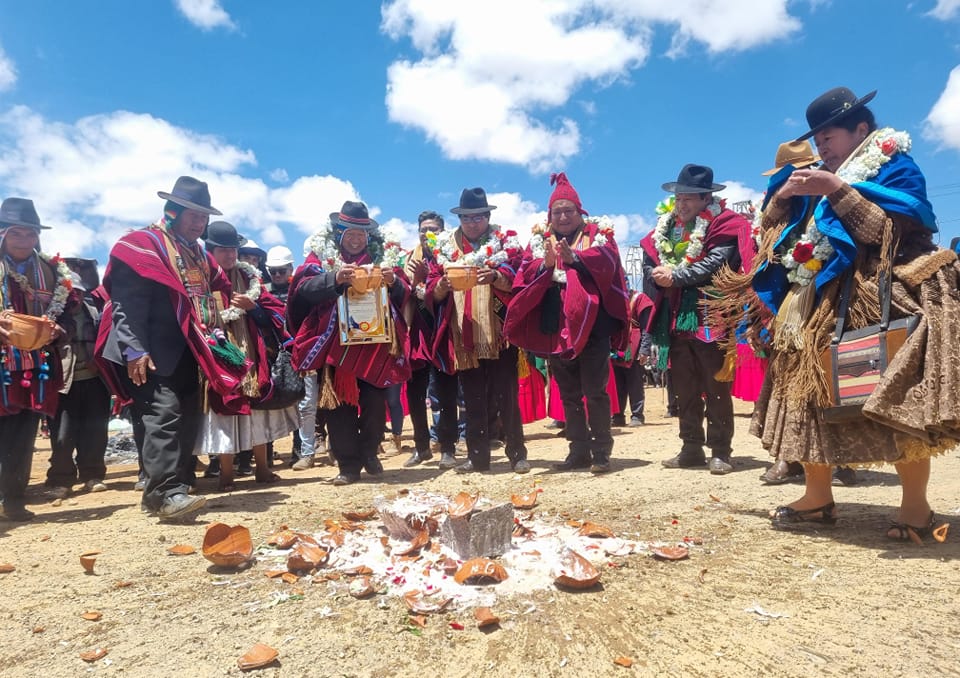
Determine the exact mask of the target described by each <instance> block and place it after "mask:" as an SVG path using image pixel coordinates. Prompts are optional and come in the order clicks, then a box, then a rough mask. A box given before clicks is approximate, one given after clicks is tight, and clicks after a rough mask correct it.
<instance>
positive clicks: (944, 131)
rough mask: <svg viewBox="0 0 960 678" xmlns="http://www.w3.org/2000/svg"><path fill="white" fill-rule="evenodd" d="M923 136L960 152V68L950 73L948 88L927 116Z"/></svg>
mask: <svg viewBox="0 0 960 678" xmlns="http://www.w3.org/2000/svg"><path fill="white" fill-rule="evenodd" d="M923 134H924V136H925V137H927V138H928V139H932V140H934V141H937V142H939V143H940V144H941V145H943V146H945V147H947V148H952V149H955V150H960V66H957V67H956V68H954V69H953V70H952V71H950V77H949V78H947V86H946V87H944V89H943V92H941V94H940V98H939V99H937V103H935V104H934V105H933V108H931V109H930V113H929V114H928V115H927V119H926V121H925V124H924V130H923Z"/></svg>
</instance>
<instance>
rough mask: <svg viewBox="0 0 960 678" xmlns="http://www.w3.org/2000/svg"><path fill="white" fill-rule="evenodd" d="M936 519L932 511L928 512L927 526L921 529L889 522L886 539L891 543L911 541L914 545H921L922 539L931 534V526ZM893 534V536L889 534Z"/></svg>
mask: <svg viewBox="0 0 960 678" xmlns="http://www.w3.org/2000/svg"><path fill="white" fill-rule="evenodd" d="M936 522H937V519H936V516H934V514H933V511H930V517H929V518H928V519H927V524H926V525H924V526H923V527H914V526H913V525H907V524H906V523H897V522H893V521H891V522H890V527H888V528H887V539H890V540H891V541H912V542H913V543H914V544H922V543H923V538H924V537H929V536H930V534H931V533H932V532H933V526H934V524H936ZM894 531H895V532H894ZM891 532H894V534H890V533H891Z"/></svg>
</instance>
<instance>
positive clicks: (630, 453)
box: [0, 390, 960, 678]
mask: <svg viewBox="0 0 960 678" xmlns="http://www.w3.org/2000/svg"><path fill="white" fill-rule="evenodd" d="M736 409H737V413H738V414H737V421H736V426H737V432H736V436H735V439H734V451H735V452H734V454H735V458H736V470H735V472H734V473H732V474H730V475H727V476H712V475H710V474H709V473H708V472H707V471H706V470H702V471H701V470H696V471H690V470H668V469H664V468H662V467H661V465H660V461H661V460H662V459H664V458H666V457H668V456H672V455H673V454H674V453H675V452H676V451H677V450H678V448H679V444H678V441H677V420H676V419H669V418H666V417H664V416H663V414H664V410H665V408H664V406H663V403H662V395H661V392H660V391H658V390H649V391H648V404H647V422H648V423H647V424H646V426H643V427H638V428H621V429H618V430H617V432H616V447H615V450H614V459H613V469H614V470H613V472H612V473H610V474H608V475H605V476H600V477H593V476H591V475H590V474H589V473H586V472H568V473H557V472H554V471H552V470H551V469H550V464H551V463H553V462H556V461H558V460H560V459H562V458H563V457H564V456H565V452H566V450H565V448H566V445H565V442H564V441H563V440H562V439H561V438H558V437H557V435H556V433H555V431H554V430H552V429H548V428H546V427H545V425H544V424H545V423H546V422H538V423H535V424H531V425H528V426H526V427H525V431H526V436H527V445H528V449H529V458H530V461H531V464H532V465H533V472H532V473H530V474H528V475H526V476H518V475H515V474H513V473H512V472H511V471H510V467H509V464H508V463H507V461H506V459H505V458H504V457H503V454H502V451H500V452H498V453H495V459H494V464H493V470H492V472H491V473H489V474H481V475H476V474H474V475H470V476H467V477H465V476H459V475H456V474H455V473H453V472H452V471H446V472H441V471H439V470H438V469H437V466H436V463H437V459H436V458H434V460H433V461H431V462H429V463H427V464H424V465H422V466H419V467H416V468H414V469H403V468H401V464H402V462H403V461H404V460H405V459H406V454H402V455H395V456H391V457H387V458H385V459H384V466H385V468H386V472H385V474H384V475H383V476H382V477H381V478H380V479H377V481H376V482H374V481H371V480H368V479H367V480H364V481H363V482H361V483H359V484H357V485H353V486H349V487H345V488H338V487H333V486H331V485H329V484H326V483H324V482H323V480H324V479H327V478H329V477H331V476H333V475H335V471H334V470H333V469H332V468H331V467H322V466H318V467H316V468H314V469H312V470H310V471H306V472H301V473H294V472H293V471H291V470H289V468H288V467H287V466H286V465H285V466H283V467H279V466H278V467H275V470H278V471H279V473H280V474H281V475H282V476H283V480H282V481H281V482H280V483H278V484H275V485H256V484H254V482H253V479H252V478H240V479H238V483H237V491H235V492H233V493H230V494H221V493H218V492H217V490H216V482H217V481H216V480H215V479H200V480H199V481H198V492H200V493H202V494H204V495H206V496H207V498H208V504H207V507H206V509H205V510H204V512H203V513H202V514H201V515H200V516H199V517H198V518H197V519H196V521H194V522H192V523H188V524H161V523H158V522H157V521H156V519H155V518H148V517H147V516H145V515H144V514H142V513H141V512H140V509H139V494H138V493H137V492H135V491H134V490H133V484H134V482H135V481H136V469H135V467H133V466H130V465H125V466H111V467H109V470H108V475H107V483H108V485H109V488H110V489H109V491H107V492H102V493H96V494H76V495H73V496H71V497H69V498H67V499H65V500H63V501H62V502H60V503H59V505H54V503H53V502H52V501H51V498H50V497H49V496H46V495H44V493H43V489H42V481H43V477H44V473H45V471H46V466H47V459H48V456H49V446H48V445H47V443H46V441H43V440H38V441H37V444H38V449H37V453H36V455H35V458H34V468H33V478H32V479H31V487H30V491H29V492H30V498H29V501H30V505H29V508H31V510H33V511H35V512H36V513H37V518H36V519H35V520H34V521H33V522H32V523H28V524H21V525H14V524H9V523H7V524H4V523H0V563H9V564H12V565H13V566H14V567H15V568H16V569H15V571H13V572H10V573H7V574H0V620H2V621H0V648H2V649H0V667H3V668H2V673H3V674H4V675H8V676H31V677H35V676H44V675H50V676H53V675H56V676H81V675H82V676H87V675H124V676H155V675H171V674H180V675H186V676H222V675H239V674H240V673H241V671H240V670H239V668H238V667H237V659H238V658H239V657H240V656H241V655H242V654H244V653H245V652H246V651H247V650H248V649H249V648H250V647H251V646H253V645H254V644H255V643H264V644H266V645H269V646H271V647H273V648H276V649H277V650H278V651H279V661H278V662H277V663H275V664H273V665H271V666H269V667H267V668H264V669H260V670H258V671H257V672H256V673H257V674H258V675H263V676H275V675H277V676H280V675H283V676H422V675H434V676H477V675H481V674H482V675H485V676H509V677H510V678H513V677H517V676H564V675H569V676H576V675H585V674H589V675H597V676H607V675H610V676H626V675H651V676H652V675H658V676H659V675H666V676H719V675H723V676H758V675H765V676H809V675H822V676H833V675H837V676H841V675H842V676H851V675H853V676H871V677H872V676H877V675H884V676H919V675H927V676H940V675H960V671H958V668H957V667H958V663H957V657H958V656H960V635H958V634H957V633H956V631H955V629H956V623H957V622H956V620H957V619H960V572H958V569H960V561H958V555H960V517H958V514H960V493H958V488H960V459H958V457H957V455H956V453H953V454H951V455H948V456H946V457H944V458H941V459H938V460H935V461H934V473H933V478H932V480H931V483H930V499H931V504H932V505H933V506H934V507H935V508H936V510H937V512H938V515H940V516H942V517H944V518H945V519H947V520H952V521H953V522H954V523H956V524H955V525H954V533H953V534H951V535H950V537H949V538H948V540H947V542H946V543H944V544H935V543H934V542H933V541H932V540H930V539H927V540H926V541H927V543H926V544H925V545H923V546H914V545H912V544H909V543H907V544H900V543H894V542H891V541H888V540H887V539H885V537H884V532H885V529H884V528H885V525H886V523H887V521H888V520H889V518H890V517H891V516H892V515H893V512H894V509H895V507H896V505H897V504H898V502H899V488H898V486H897V481H896V475H895V473H894V471H893V469H892V468H885V469H883V470H878V471H863V472H860V483H859V484H858V485H857V486H854V487H838V488H836V492H835V495H836V499H837V502H838V505H839V512H840V520H839V522H838V524H837V526H836V527H834V528H824V529H821V530H819V531H808V532H804V533H786V532H776V531H773V530H771V529H770V523H769V520H768V519H767V518H766V513H767V511H768V510H769V509H770V508H771V507H774V506H776V505H778V504H783V503H788V502H789V501H791V500H792V499H793V498H794V497H796V496H797V495H799V493H800V492H801V488H800V486H799V485H784V486H780V487H769V486H764V485H762V484H761V483H760V482H759V480H758V476H759V475H760V473H761V472H762V471H763V469H764V468H765V467H766V466H767V465H768V458H767V456H766V454H765V452H763V450H762V449H761V448H760V446H759V444H758V442H757V441H756V440H755V439H753V438H751V437H750V436H748V435H747V425H748V421H749V420H748V416H749V412H750V406H749V405H747V404H743V403H737V405H736ZM406 433H407V434H409V426H407V429H406ZM405 442H407V443H408V444H409V435H407V436H406V437H405ZM278 450H280V453H281V456H282V457H283V458H284V459H285V460H286V458H288V456H289V455H288V452H287V451H288V450H289V441H285V442H282V443H280V444H278ZM410 488H418V489H422V490H423V491H426V492H431V493H438V494H444V495H447V496H453V495H455V494H457V493H458V492H461V491H468V492H471V493H474V492H477V491H479V492H480V493H481V494H482V496H484V497H488V498H490V499H491V500H493V501H509V498H510V496H511V494H513V493H516V492H518V491H523V492H529V491H530V490H531V489H533V488H541V489H542V490H543V492H542V493H541V494H540V496H539V503H538V505H537V507H536V508H535V509H533V513H534V518H535V519H536V520H539V521H543V522H544V523H550V522H551V521H553V522H555V523H558V524H560V523H563V522H565V521H567V520H590V521H594V522H597V523H601V524H603V525H606V526H608V527H610V528H611V529H612V530H613V531H614V532H615V533H616V535H617V536H618V537H619V538H621V539H624V540H633V541H636V542H638V543H652V542H654V543H683V542H684V538H686V541H687V543H689V544H691V548H690V557H689V558H688V559H686V560H681V561H662V560H657V559H655V558H653V557H652V556H651V555H650V554H649V553H648V552H640V553H634V554H631V555H626V556H617V555H614V556H608V557H603V556H601V557H600V561H602V562H601V569H602V579H601V583H600V585H599V586H597V587H595V588H593V589H590V590H587V591H579V592H571V591H566V590H559V589H557V588H556V587H553V586H550V585H547V586H546V587H532V588H531V590H530V591H515V590H513V589H511V591H512V592H510V593H507V594H497V592H496V587H495V586H494V587H490V588H489V589H488V590H489V593H490V597H489V598H486V599H485V600H488V601H493V602H492V605H491V606H492V608H493V612H494V613H495V614H496V615H497V616H499V617H500V619H501V622H500V625H499V626H496V627H493V628H492V629H482V630H481V629H478V628H477V624H476V622H475V620H474V615H473V609H472V607H471V606H470V605H460V606H451V607H450V608H448V609H447V610H446V611H444V612H442V613H439V614H433V615H429V616H428V617H427V623H426V626H425V627H424V628H422V629H418V628H416V627H415V626H412V625H411V624H410V623H409V615H408V610H407V606H406V604H405V603H404V601H403V599H402V598H400V597H397V596H394V595H390V594H389V592H385V593H382V594H380V595H376V596H373V597H372V598H369V599H364V600H358V599H354V598H352V597H351V596H350V595H349V592H348V591H347V587H345V586H343V585H342V582H338V581H325V580H322V578H321V580H320V581H317V582H315V583H309V582H310V580H309V578H307V579H301V580H300V581H299V582H297V583H296V584H287V583H284V582H283V581H281V580H280V579H270V578H268V577H267V576H265V572H266V570H267V568H268V564H269V560H270V559H269V558H266V557H264V555H263V553H264V552H263V551H262V549H261V555H260V556H259V558H258V561H257V562H254V563H253V564H252V565H250V566H249V567H246V568H243V569H240V570H237V571H230V570H222V569H218V568H216V567H214V566H213V565H212V564H211V563H210V562H208V561H207V560H205V559H204V558H203V557H202V556H201V555H200V553H199V551H200V547H201V544H202V541H203V536H204V532H205V527H206V525H207V524H208V523H210V522H214V521H220V522H224V523H227V524H229V525H237V524H241V525H245V526H246V527H248V528H249V530H250V533H251V535H252V537H253V542H254V544H255V545H258V546H261V545H264V543H265V541H266V539H267V538H268V536H269V535H271V534H273V533H274V532H276V531H277V529H278V528H279V527H280V526H281V525H284V524H285V525H288V526H290V527H291V528H294V529H302V530H308V531H314V532H318V531H322V530H323V524H324V520H326V519H338V520H340V519H342V517H341V513H342V512H343V511H346V510H354V509H365V508H370V507H372V506H373V505H374V502H375V501H377V500H378V497H380V498H382V497H390V496H393V495H396V494H397V493H398V492H400V491H402V490H404V489H410ZM526 513H528V512H525V513H524V515H526ZM518 515H519V514H518ZM698 542H700V543H698ZM175 544H184V545H191V546H193V547H195V548H196V549H197V553H195V554H193V555H187V556H172V555H168V553H167V549H168V548H170V547H171V546H173V545H175ZM517 548H522V545H520V544H518V546H517ZM87 551H100V552H101V554H100V555H99V556H98V559H97V562H96V565H95V569H94V573H93V574H90V575H88V574H85V573H84V571H83V569H82V568H81V566H80V562H79V555H80V554H82V553H84V552H87ZM387 590H388V591H389V588H388V589H387ZM88 611H99V612H100V613H101V614H102V616H101V618H100V619H99V620H98V621H87V620H85V619H83V618H81V615H82V614H83V613H84V612H88ZM461 626H462V629H461V628H459V627H461ZM97 648H104V649H106V650H107V652H108V653H107V654H106V656H105V657H103V658H102V659H99V660H98V661H96V662H93V663H86V662H84V661H83V660H82V659H80V654H81V653H82V652H86V651H91V650H94V649H97ZM620 657H625V658H629V659H632V661H633V665H632V667H630V668H624V667H621V666H619V665H617V664H615V663H614V660H615V659H617V658H620Z"/></svg>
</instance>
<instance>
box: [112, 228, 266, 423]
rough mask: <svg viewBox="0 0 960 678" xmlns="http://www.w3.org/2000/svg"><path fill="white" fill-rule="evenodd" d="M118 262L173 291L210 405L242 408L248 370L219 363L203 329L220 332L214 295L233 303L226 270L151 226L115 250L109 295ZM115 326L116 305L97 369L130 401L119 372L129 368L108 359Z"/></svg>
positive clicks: (126, 238) (122, 241)
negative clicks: (106, 349) (106, 354)
mask: <svg viewBox="0 0 960 678" xmlns="http://www.w3.org/2000/svg"><path fill="white" fill-rule="evenodd" d="M114 260H116V261H120V262H123V263H124V264H126V265H127V266H129V267H130V268H131V269H132V270H133V271H135V272H136V273H137V274H138V275H139V276H140V277H142V278H144V279H146V280H149V281H151V282H154V283H157V284H159V285H163V286H164V287H166V288H168V289H169V291H170V304H171V305H172V306H173V309H174V311H175V312H176V316H177V321H178V322H179V324H180V331H181V332H182V333H183V337H184V339H185V340H186V343H187V346H188V347H189V349H190V352H191V353H192V354H193V357H194V359H195V360H196V361H197V365H199V367H200V372H201V375H202V376H203V378H204V379H205V381H206V383H207V385H208V390H209V394H208V395H209V396H212V397H210V398H209V400H210V402H211V403H217V402H220V403H222V405H223V407H224V408H226V409H227V410H228V411H230V410H232V409H237V408H239V409H243V408H244V407H246V404H245V403H244V402H243V398H244V396H243V392H242V389H241V380H242V379H243V376H244V374H246V372H247V368H248V367H249V365H244V366H242V367H234V366H230V365H225V364H223V363H221V362H219V361H218V360H217V359H216V358H215V357H214V355H213V352H212V351H211V350H210V345H209V344H208V343H207V333H206V332H205V331H204V329H202V328H201V324H204V325H207V324H208V323H209V326H211V327H216V326H217V324H218V319H217V317H216V313H215V309H216V303H215V302H214V299H213V296H214V295H224V296H226V297H227V298H229V295H230V282H229V281H228V280H227V277H226V276H225V275H224V273H223V270H221V268H220V266H218V265H217V263H216V262H215V261H214V260H213V257H212V256H210V255H209V254H207V253H206V252H204V251H203V250H202V249H201V248H200V246H199V245H197V244H196V243H192V244H190V245H185V244H183V243H180V242H178V240H177V239H176V238H174V237H173V236H172V235H171V234H170V233H169V232H167V231H166V230H165V229H163V228H161V227H159V226H156V225H154V226H149V227H147V228H144V229H141V230H139V231H133V232H132V233H128V234H126V235H124V236H123V237H121V238H120V240H118V241H117V244H116V245H114V246H113V249H112V250H111V251H110V261H109V262H108V263H107V270H106V272H105V274H104V277H103V287H104V289H105V290H106V291H107V294H110V290H111V284H112V281H111V276H110V274H111V269H112V266H113V262H114ZM112 325H113V311H112V305H111V303H109V302H108V303H107V304H106V306H105V307H104V309H103V316H102V317H101V320H100V331H99V333H98V335H97V348H96V354H97V365H98V367H99V368H100V373H101V375H102V376H103V377H104V380H105V381H106V382H107V384H108V385H109V386H110V389H111V390H112V391H113V393H115V394H117V395H118V396H120V397H122V398H124V399H127V400H129V394H127V393H126V389H125V388H124V387H123V385H122V384H123V380H122V379H120V378H119V374H118V372H117V371H118V370H120V369H124V367H123V366H121V365H117V364H115V363H113V362H111V361H109V360H105V359H104V358H103V348H104V346H105V344H106V342H107V338H108V337H109V335H110V329H111V327H112Z"/></svg>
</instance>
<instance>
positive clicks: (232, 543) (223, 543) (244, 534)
mask: <svg viewBox="0 0 960 678" xmlns="http://www.w3.org/2000/svg"><path fill="white" fill-rule="evenodd" d="M203 557H204V558H206V559H207V560H209V561H210V562H211V563H213V564H214V565H219V566H220V567H237V566H239V565H242V564H243V563H245V562H247V561H248V560H250V559H251V558H252V557H253V542H252V541H251V540H250V530H248V529H247V528H246V527H244V526H243V525H234V526H233V527H230V526H229V525H225V524H223V523H213V524H212V525H210V527H208V528H207V532H206V534H204V535H203Z"/></svg>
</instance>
